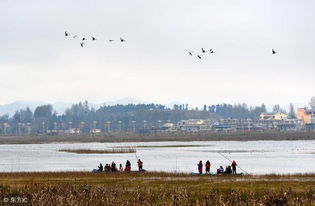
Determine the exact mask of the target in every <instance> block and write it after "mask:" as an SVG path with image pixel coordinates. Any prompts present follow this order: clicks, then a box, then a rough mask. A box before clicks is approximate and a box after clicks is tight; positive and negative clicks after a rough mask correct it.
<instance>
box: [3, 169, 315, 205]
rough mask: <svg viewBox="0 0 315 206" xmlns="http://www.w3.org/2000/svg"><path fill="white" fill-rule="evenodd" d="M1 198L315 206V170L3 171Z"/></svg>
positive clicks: (36, 202)
mask: <svg viewBox="0 0 315 206" xmlns="http://www.w3.org/2000/svg"><path fill="white" fill-rule="evenodd" d="M0 182H1V184H2V185H1V187H0V196H1V197H11V196H27V197H29V200H30V202H29V204H31V205H222V206H223V205H226V206H229V205H231V206H232V205H257V206H258V205H265V206H272V205H275V206H276V205H277V206H281V205H314V204H315V202H314V201H315V191H314V188H315V174H306V175H303V174H301V175H288V176H287V175H283V176H281V175H280V176H279V175H269V176H242V177H240V176H237V177H236V176H215V177H214V176H191V175H188V174H174V173H157V172H155V173H146V172H145V173H86V172H70V173H52V172H51V173H0Z"/></svg>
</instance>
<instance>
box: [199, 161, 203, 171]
mask: <svg viewBox="0 0 315 206" xmlns="http://www.w3.org/2000/svg"><path fill="white" fill-rule="evenodd" d="M202 166H203V164H202V161H201V160H200V161H199V164H198V172H199V174H202Z"/></svg>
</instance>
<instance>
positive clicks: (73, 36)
mask: <svg viewBox="0 0 315 206" xmlns="http://www.w3.org/2000/svg"><path fill="white" fill-rule="evenodd" d="M65 37H72V38H74V39H77V38H78V35H70V34H69V33H68V32H67V31H65ZM87 40H88V38H86V37H82V39H81V41H80V46H81V47H82V48H83V47H84V44H85V43H86V41H87ZM91 40H92V41H96V40H97V39H96V38H95V37H94V36H92V37H91ZM113 41H115V40H114V39H109V42H113ZM119 41H120V42H125V41H126V40H125V39H123V38H119Z"/></svg>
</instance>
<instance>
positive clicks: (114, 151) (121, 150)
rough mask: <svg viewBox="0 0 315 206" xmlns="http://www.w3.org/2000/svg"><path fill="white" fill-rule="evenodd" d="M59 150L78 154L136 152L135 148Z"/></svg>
mask: <svg viewBox="0 0 315 206" xmlns="http://www.w3.org/2000/svg"><path fill="white" fill-rule="evenodd" d="M58 151H59V152H69V153H76V154H116V153H135V152H136V150H135V149H131V148H128V149H123V148H121V149H105V150H92V149H60V150H58Z"/></svg>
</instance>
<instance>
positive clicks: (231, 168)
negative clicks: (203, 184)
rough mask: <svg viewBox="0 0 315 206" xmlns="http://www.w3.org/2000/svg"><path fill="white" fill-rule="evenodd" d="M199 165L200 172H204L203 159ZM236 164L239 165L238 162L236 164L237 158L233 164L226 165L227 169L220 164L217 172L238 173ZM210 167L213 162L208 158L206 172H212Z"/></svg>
mask: <svg viewBox="0 0 315 206" xmlns="http://www.w3.org/2000/svg"><path fill="white" fill-rule="evenodd" d="M197 166H198V172H199V174H202V172H203V163H202V161H201V160H200V161H199V163H198V165H197ZM236 166H237V164H236V162H235V160H233V161H232V164H231V165H228V166H226V167H225V170H224V168H223V167H222V166H220V167H219V168H218V169H217V174H236ZM210 167H211V163H210V161H209V160H207V162H206V163H205V169H206V174H210Z"/></svg>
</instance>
